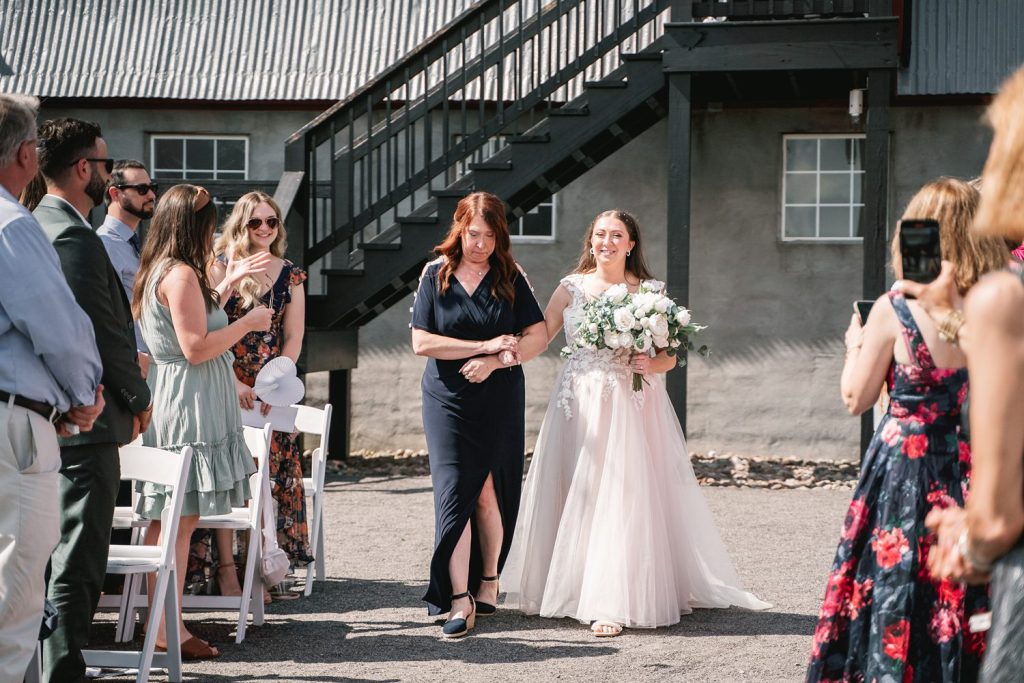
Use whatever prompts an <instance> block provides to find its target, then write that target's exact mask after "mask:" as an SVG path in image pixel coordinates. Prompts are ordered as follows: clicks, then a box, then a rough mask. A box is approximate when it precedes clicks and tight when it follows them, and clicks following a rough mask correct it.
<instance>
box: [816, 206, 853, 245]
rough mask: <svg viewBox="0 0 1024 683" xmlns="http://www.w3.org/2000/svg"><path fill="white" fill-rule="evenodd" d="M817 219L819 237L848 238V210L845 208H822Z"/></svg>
mask: <svg viewBox="0 0 1024 683" xmlns="http://www.w3.org/2000/svg"><path fill="white" fill-rule="evenodd" d="M819 211H821V214H820V216H819V217H818V221H819V222H818V236H819V237H849V236H850V209H849V208H847V207H845V206H838V207H837V206H823V207H821V208H820V209H819Z"/></svg>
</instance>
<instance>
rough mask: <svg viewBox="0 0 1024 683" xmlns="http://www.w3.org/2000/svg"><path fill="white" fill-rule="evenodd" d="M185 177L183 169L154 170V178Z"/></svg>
mask: <svg viewBox="0 0 1024 683" xmlns="http://www.w3.org/2000/svg"><path fill="white" fill-rule="evenodd" d="M183 177H184V176H183V175H182V173H181V171H159V170H157V171H153V178H154V179H162V178H183Z"/></svg>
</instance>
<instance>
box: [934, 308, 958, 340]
mask: <svg viewBox="0 0 1024 683" xmlns="http://www.w3.org/2000/svg"><path fill="white" fill-rule="evenodd" d="M963 326H964V314H963V313H961V312H960V311H958V310H956V309H953V310H951V311H950V312H949V313H947V314H946V315H945V317H943V318H942V320H941V321H939V324H938V331H939V339H941V340H942V341H944V342H946V343H948V344H952V345H953V346H957V337H958V336H959V334H960V328H962V327H963Z"/></svg>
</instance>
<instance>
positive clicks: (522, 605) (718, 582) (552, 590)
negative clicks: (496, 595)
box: [502, 211, 770, 636]
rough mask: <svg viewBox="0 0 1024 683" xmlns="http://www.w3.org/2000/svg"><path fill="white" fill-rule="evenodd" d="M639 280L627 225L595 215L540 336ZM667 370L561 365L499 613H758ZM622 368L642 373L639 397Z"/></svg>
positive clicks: (673, 616) (590, 619)
mask: <svg viewBox="0 0 1024 683" xmlns="http://www.w3.org/2000/svg"><path fill="white" fill-rule="evenodd" d="M642 280H650V274H649V273H648V271H647V267H646V265H645V264H644V260H643V256H642V254H641V251H640V234H639V228H638V226H637V223H636V219H634V218H633V217H632V216H631V215H629V214H628V213H625V212H621V211H606V212H604V213H602V214H600V215H599V216H598V217H597V218H596V219H595V220H594V222H593V223H591V225H590V227H589V229H588V230H587V234H586V238H585V240H584V249H583V254H582V255H581V257H580V262H579V264H578V266H577V267H576V270H575V272H574V273H573V274H571V275H569V276H567V277H565V278H563V279H562V281H561V283H560V286H559V287H558V288H557V289H556V290H555V293H554V294H553V295H552V297H551V301H550V303H549V304H548V307H547V310H546V311H545V318H546V322H547V331H548V336H549V338H554V337H555V336H556V335H557V334H558V333H559V331H561V330H562V329H563V327H564V332H565V335H566V337H567V339H568V338H569V337H570V336H571V334H572V333H573V331H574V330H575V329H576V327H577V326H578V324H579V321H580V319H581V317H582V315H583V307H584V306H585V304H586V303H587V301H589V300H591V299H593V298H596V297H598V296H600V294H601V293H602V292H603V291H604V290H605V289H607V288H608V287H610V286H612V285H615V284H619V283H625V284H626V286H627V287H628V289H629V290H630V291H631V292H635V291H637V289H638V288H639V286H640V283H641V281H642ZM652 282H653V281H652ZM657 286H661V285H660V283H657ZM675 365H676V359H675V358H674V357H672V356H669V355H667V354H666V353H665V351H664V350H662V351H659V352H658V353H657V354H656V355H654V356H653V357H650V356H647V355H633V356H630V355H629V353H628V352H624V353H623V352H613V351H608V350H602V351H591V350H584V349H580V350H576V351H575V352H574V353H573V354H572V356H571V357H570V358H569V359H568V360H567V361H566V363H565V366H564V367H563V368H562V372H561V375H560V377H559V380H558V385H557V386H556V388H555V391H554V392H553V395H552V397H551V401H550V402H549V404H548V408H547V413H546V415H545V416H544V424H543V426H542V427H541V430H540V435H539V437H538V439H537V447H536V449H535V450H534V455H533V462H532V464H531V466H530V471H529V474H528V476H527V478H526V484H525V486H524V488H523V497H522V504H521V506H520V512H519V519H518V522H517V524H516V530H515V535H514V537H513V539H514V540H513V542H512V548H511V550H510V553H509V557H508V560H507V562H506V563H505V568H504V573H503V580H502V583H503V584H504V586H503V588H505V590H506V591H507V596H506V599H505V606H506V607H510V608H513V609H519V610H521V611H523V612H525V613H527V614H540V615H541V616H543V617H572V618H574V619H578V620H579V621H581V622H584V623H592V627H591V628H592V630H593V631H594V634H595V635H598V636H613V635H618V633H619V632H621V630H622V627H623V626H627V627H631V628H654V627H658V626H669V625H671V624H675V623H677V622H678V621H679V617H680V615H681V614H688V613H689V612H690V611H691V609H693V608H695V607H698V608H701V607H728V606H730V605H735V606H738V607H745V608H747V609H767V608H769V607H770V605H769V604H767V603H765V602H762V601H761V600H758V599H757V598H756V597H754V596H753V595H751V594H750V593H748V592H746V591H744V590H743V588H742V586H741V584H740V579H739V577H738V576H737V574H736V570H735V569H734V568H733V565H732V562H731V560H730V559H729V555H728V553H727V552H726V549H725V546H724V545H723V543H722V541H721V539H720V537H719V535H718V531H717V530H716V528H715V524H714V521H713V520H712V517H711V512H710V510H709V509H708V506H707V503H706V502H705V501H704V496H703V494H702V493H701V491H700V488H699V486H698V484H697V480H696V477H695V476H694V474H693V468H692V467H691V465H690V458H689V454H688V451H687V449H686V441H685V439H684V437H683V432H682V429H681V428H680V426H679V421H678V420H677V419H676V415H675V412H674V410H673V408H672V405H671V403H670V402H669V398H668V394H667V393H666V391H665V380H664V373H665V372H667V371H668V370H670V369H672V368H673V367H675ZM633 372H638V373H640V374H643V375H645V376H646V380H647V382H646V383H645V385H644V389H643V392H642V393H640V394H637V393H634V391H633V389H632V386H631V380H632V373H633Z"/></svg>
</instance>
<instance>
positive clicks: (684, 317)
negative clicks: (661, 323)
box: [676, 308, 690, 325]
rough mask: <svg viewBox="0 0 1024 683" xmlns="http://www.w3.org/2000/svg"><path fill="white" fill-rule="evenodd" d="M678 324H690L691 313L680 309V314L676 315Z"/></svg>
mask: <svg viewBox="0 0 1024 683" xmlns="http://www.w3.org/2000/svg"><path fill="white" fill-rule="evenodd" d="M676 322H677V323H679V324H680V325H689V324H690V311H688V310H687V309H685V308H680V309H679V312H678V313H676Z"/></svg>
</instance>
